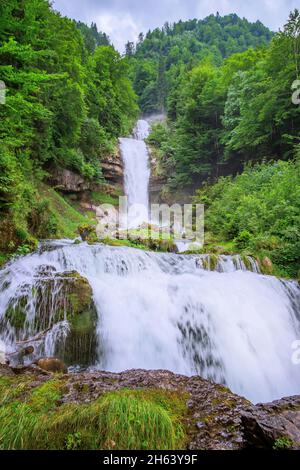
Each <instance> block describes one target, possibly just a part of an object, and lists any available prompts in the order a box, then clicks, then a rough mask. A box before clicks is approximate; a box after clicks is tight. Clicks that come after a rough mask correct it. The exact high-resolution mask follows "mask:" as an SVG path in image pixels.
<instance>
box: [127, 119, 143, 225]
mask: <svg viewBox="0 0 300 470" xmlns="http://www.w3.org/2000/svg"><path fill="white" fill-rule="evenodd" d="M149 129H150V128H149V124H148V123H147V121H143V120H139V121H138V122H137V125H136V127H135V129H134V132H133V135H134V138H129V139H128V138H127V139H126V138H122V139H120V150H121V154H122V158H123V162H124V186H125V194H126V196H127V197H128V206H129V217H128V227H130V228H133V227H137V226H139V225H141V224H142V223H143V222H147V221H148V220H149V193H148V187H149V178H150V166H149V154H148V150H147V146H146V144H145V142H144V139H146V137H148V135H149Z"/></svg>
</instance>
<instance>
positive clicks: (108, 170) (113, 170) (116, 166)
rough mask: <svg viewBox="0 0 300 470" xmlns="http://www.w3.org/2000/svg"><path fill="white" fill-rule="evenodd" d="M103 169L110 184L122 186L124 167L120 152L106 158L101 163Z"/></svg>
mask: <svg viewBox="0 0 300 470" xmlns="http://www.w3.org/2000/svg"><path fill="white" fill-rule="evenodd" d="M101 168H102V173H103V176H104V178H105V180H106V181H108V182H109V183H111V184H121V183H122V182H123V176H124V167H123V161H122V158H121V156H120V154H119V152H118V153H116V154H115V155H109V156H106V157H104V158H103V159H102V161H101Z"/></svg>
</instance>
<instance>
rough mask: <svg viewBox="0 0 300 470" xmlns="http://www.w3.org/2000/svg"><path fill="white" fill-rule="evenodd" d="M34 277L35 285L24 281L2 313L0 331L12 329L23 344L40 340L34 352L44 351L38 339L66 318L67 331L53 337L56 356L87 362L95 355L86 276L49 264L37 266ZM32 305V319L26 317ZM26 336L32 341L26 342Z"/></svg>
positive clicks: (94, 317)
mask: <svg viewBox="0 0 300 470" xmlns="http://www.w3.org/2000/svg"><path fill="white" fill-rule="evenodd" d="M35 277H36V282H35V284H34V287H32V286H29V285H24V286H23V287H22V295H21V296H20V297H19V298H18V299H17V300H14V301H13V302H10V304H9V305H8V308H7V310H6V312H5V314H4V315H3V316H2V317H1V321H0V331H1V330H3V329H6V330H13V331H14V334H15V336H16V339H17V341H18V342H20V344H22V345H23V344H24V343H27V345H29V344H30V345H31V344H34V345H35V344H37V345H38V344H39V347H38V348H37V349H36V354H40V353H41V351H43V349H41V345H40V343H41V342H42V341H43V340H44V339H45V337H46V335H47V334H48V333H49V331H50V330H51V329H52V328H53V327H54V326H55V325H57V324H60V323H61V322H64V321H68V324H69V329H68V332H67V335H66V336H64V335H61V336H59V338H58V339H57V341H56V344H55V356H57V357H58V358H59V359H62V360H63V361H65V362H66V363H67V365H73V364H74V365H75V364H78V365H86V364H90V363H91V362H93V359H96V356H97V335H96V326H97V311H96V308H95V305H94V302H93V291H92V288H91V286H90V284H89V282H88V280H87V279H86V278H85V277H83V276H81V275H80V274H79V273H78V272H76V271H70V272H63V273H58V272H56V271H55V269H54V268H52V267H51V266H43V267H40V268H39V269H38V270H37V272H36V275H35ZM53 292H56V295H55V302H53ZM32 305H34V306H35V314H34V316H33V319H32V316H31V315H29V317H28V312H30V309H31V308H32ZM28 331H30V337H29V338H28ZM29 339H31V340H32V341H29V342H28V340H29ZM19 362H20V361H19ZM21 363H22V362H21Z"/></svg>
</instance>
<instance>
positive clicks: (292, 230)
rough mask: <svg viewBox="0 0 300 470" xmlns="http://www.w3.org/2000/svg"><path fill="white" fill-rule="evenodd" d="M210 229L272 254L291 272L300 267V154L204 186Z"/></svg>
mask: <svg viewBox="0 0 300 470" xmlns="http://www.w3.org/2000/svg"><path fill="white" fill-rule="evenodd" d="M195 202H198V203H204V204H205V206H206V219H205V222H206V230H207V231H209V232H211V233H213V234H214V235H216V236H217V237H218V238H219V239H222V240H228V241H229V240H234V242H235V245H236V247H237V248H238V249H248V250H249V251H250V252H253V253H254V254H262V255H265V256H270V258H271V259H272V261H273V262H274V263H275V265H276V266H277V267H278V268H279V269H280V270H281V272H282V273H284V274H285V275H287V276H290V277H297V276H298V275H299V271H300V244H299V239H300V237H299V235H300V234H299V225H300V224H299V222H300V219H299V214H300V159H299V157H298V158H297V159H296V160H295V161H291V162H284V161H278V162H276V163H269V164H261V165H256V166H254V167H249V168H247V169H246V170H245V171H244V172H243V173H242V174H241V175H239V176H237V177H236V178H234V179H232V178H230V177H227V178H220V179H219V181H218V182H217V183H216V184H215V185H212V186H208V185H206V186H205V187H203V188H202V189H200V190H198V191H197V193H196V197H195Z"/></svg>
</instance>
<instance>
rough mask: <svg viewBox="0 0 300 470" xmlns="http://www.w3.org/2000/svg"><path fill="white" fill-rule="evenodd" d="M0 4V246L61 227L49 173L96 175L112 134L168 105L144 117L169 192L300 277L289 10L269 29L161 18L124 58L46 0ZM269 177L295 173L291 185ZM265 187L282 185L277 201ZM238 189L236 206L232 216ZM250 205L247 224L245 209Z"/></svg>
mask: <svg viewBox="0 0 300 470" xmlns="http://www.w3.org/2000/svg"><path fill="white" fill-rule="evenodd" d="M0 10H1V11H0V13H1V15H0V77H1V80H2V82H4V83H5V87H6V90H5V92H6V101H5V104H3V105H0V135H1V143H0V170H1V171H0V215H1V221H0V232H1V234H2V236H1V241H0V251H1V252H2V253H4V254H5V253H14V252H15V250H16V249H19V250H21V251H22V246H27V247H30V246H31V245H32V246H35V243H36V239H38V238H47V237H55V236H57V234H58V225H59V222H58V218H57V216H56V214H55V213H53V210H52V209H51V207H50V205H49V201H48V199H47V197H44V196H43V194H42V191H41V190H40V188H41V186H40V185H41V184H42V183H43V182H45V181H47V179H48V177H49V175H51V173H52V172H53V170H54V169H58V168H69V169H72V170H74V171H75V172H77V173H79V174H81V175H82V176H83V177H84V178H85V179H87V180H90V181H95V182H101V181H103V174H102V168H101V161H102V159H103V158H104V157H105V156H106V155H110V154H112V153H113V152H114V151H115V148H116V146H117V139H118V137H120V136H125V135H128V134H129V133H130V132H131V130H132V128H133V125H134V123H135V121H136V119H137V117H138V115H139V113H144V114H151V113H154V112H163V113H165V114H166V116H167V119H166V121H165V122H163V123H159V124H157V125H155V126H153V129H152V132H151V135H150V137H149V139H148V143H149V145H150V146H151V147H152V149H153V152H154V153H155V155H156V157H157V159H158V162H159V172H160V174H161V176H162V177H164V178H166V187H165V189H164V190H165V192H169V193H172V192H176V191H177V190H178V189H183V190H184V191H187V192H188V193H189V194H191V195H194V197H195V200H197V201H205V202H206V201H207V209H208V212H207V215H208V227H207V230H208V233H210V232H213V234H214V236H215V237H216V238H217V239H218V238H219V237H221V239H222V240H223V239H225V241H232V240H239V239H243V242H242V243H243V246H244V248H245V249H249V250H252V251H253V252H256V250H257V249H258V245H257V243H260V244H262V246H263V247H265V248H266V251H267V253H268V254H270V253H272V252H273V251H274V259H275V258H276V259H278V260H279V261H278V264H279V265H280V266H281V267H283V271H284V269H285V267H286V266H287V265H289V267H288V268H287V271H284V272H285V273H286V274H287V273H288V274H289V275H293V276H296V275H297V273H298V271H299V245H298V243H299V242H298V240H299V199H300V198H299V164H298V161H299V160H298V159H299V153H300V150H299V149H300V143H299V127H300V108H299V105H295V104H293V103H292V101H291V95H292V88H291V87H292V84H293V82H294V81H295V80H296V79H297V78H299V67H300V56H299V48H300V47H299V41H300V39H299V31H300V16H299V12H298V11H297V10H295V11H294V12H292V13H291V15H290V18H289V19H288V22H287V23H286V25H285V26H284V27H283V28H282V30H281V31H280V32H279V33H277V34H274V33H273V32H271V31H270V30H269V29H268V28H266V27H265V26H264V25H263V24H262V23H261V22H259V21H257V22H256V23H250V22H248V21H247V20H246V19H241V18H239V17H238V16H237V15H236V14H231V15H227V16H224V17H222V16H220V15H219V14H218V13H217V14H216V15H210V16H209V17H207V18H205V19H203V20H197V19H194V20H190V21H179V22H177V23H174V24H169V23H166V24H165V25H164V26H163V27H162V28H161V29H159V28H157V29H155V30H153V31H148V32H147V33H146V34H145V35H144V34H142V33H141V34H140V36H139V38H138V41H137V43H136V44H135V43H132V42H128V43H127V44H126V47H125V54H124V55H123V56H122V55H121V54H120V53H119V52H117V51H116V49H115V48H114V47H113V46H112V45H111V43H110V39H109V37H108V36H107V35H106V34H105V32H101V31H98V29H97V26H96V24H95V23H92V25H91V26H87V25H85V24H84V23H82V22H75V21H73V20H70V19H68V18H65V17H62V16H61V14H60V13H58V12H56V11H54V10H53V8H52V7H51V6H50V4H49V2H48V1H46V0H34V1H30V2H27V1H22V2H20V1H18V0H8V1H6V2H1V5H0ZM278 160H283V161H284V162H286V163H283V162H282V163H280V164H279V166H278V163H275V162H277V161H278ZM245 169H246V171H245V172H244V173H242V172H243V171H244V170H245ZM278 172H279V174H281V172H283V173H285V172H287V174H290V173H291V174H293V178H294V183H293V184H291V181H290V179H289V177H286V179H285V178H279V177H276V174H278ZM240 173H242V175H241V176H239V177H237V178H236V179H235V176H236V175H237V174H240ZM257 178H259V181H260V184H259V187H257V188H256V185H255V184H254V182H255V181H256V180H257ZM252 182H253V186H252ZM270 184H271V185H272V186H273V185H275V184H276V185H277V186H276V189H274V197H273V203H272V200H269V198H270V193H269V191H268V188H269V185H270ZM248 187H249V194H247V191H248V189H247V188H248ZM239 191H241V194H242V196H241V198H242V199H243V200H244V199H245V201H244V202H241V205H242V206H243V207H240V206H238V207H236V208H235V209H234V212H232V210H233V207H232V206H231V202H232V203H235V202H236V200H235V192H237V193H239ZM279 195H280V197H281V199H282V200H280V201H278V207H277V206H276V200H275V201H274V199H277V197H279ZM231 199H232V201H231ZM230 201H231V202H230ZM220 206H222V207H223V210H222V211H221V210H220ZM270 206H272V207H271V209H272V211H271V212H272V213H270ZM274 206H276V207H277V210H276V211H275V209H274ZM248 210H250V211H253V218H255V220H256V221H257V223H256V224H255V223H253V224H252V225H251V222H250V219H251V217H250V219H247V217H246V218H245V217H244V216H242V215H241V212H244V211H248ZM215 212H218V216H216V215H215ZM223 212H225V214H224V217H225V218H222V216H221V214H222V213H223ZM277 217H280V218H281V219H282V224H281V225H280V224H279V225H280V227H279V225H278V223H276V220H275V219H277ZM216 219H218V223H216ZM227 219H230V221H229V222H228V220H227ZM232 219H233V220H232ZM246 219H247V220H246ZM273 219H274V220H273ZM265 220H267V221H268V223H267V224H265V222H262V221H265ZM283 225H284V227H283ZM257 237H258V239H259V240H257ZM261 238H264V241H261ZM265 238H266V240H265ZM281 243H283V246H284V247H283V248H282V247H281ZM20 247H21V248H20ZM238 248H239V245H238V244H237V245H236V249H238ZM265 248H263V249H265ZM278 250H279V251H280V250H281V251H280V253H281V254H278V253H279V252H278ZM282 250H283V251H282ZM283 252H284V253H283ZM4 259H6V258H5V257H4Z"/></svg>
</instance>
